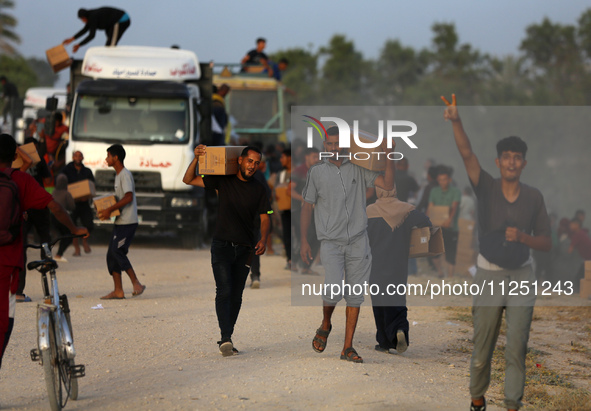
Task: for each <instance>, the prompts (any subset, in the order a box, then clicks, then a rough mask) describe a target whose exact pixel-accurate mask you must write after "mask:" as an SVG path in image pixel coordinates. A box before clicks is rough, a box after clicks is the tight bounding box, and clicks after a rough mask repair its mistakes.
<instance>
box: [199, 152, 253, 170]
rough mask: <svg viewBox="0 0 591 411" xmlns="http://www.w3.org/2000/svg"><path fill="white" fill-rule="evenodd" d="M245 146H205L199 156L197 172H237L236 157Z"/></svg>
mask: <svg viewBox="0 0 591 411" xmlns="http://www.w3.org/2000/svg"><path fill="white" fill-rule="evenodd" d="M245 147H246V146H219V147H207V149H206V150H205V155H204V156H200V157H199V171H198V172H199V174H208V175H231V174H236V173H237V172H238V157H240V154H242V150H244V149H245Z"/></svg>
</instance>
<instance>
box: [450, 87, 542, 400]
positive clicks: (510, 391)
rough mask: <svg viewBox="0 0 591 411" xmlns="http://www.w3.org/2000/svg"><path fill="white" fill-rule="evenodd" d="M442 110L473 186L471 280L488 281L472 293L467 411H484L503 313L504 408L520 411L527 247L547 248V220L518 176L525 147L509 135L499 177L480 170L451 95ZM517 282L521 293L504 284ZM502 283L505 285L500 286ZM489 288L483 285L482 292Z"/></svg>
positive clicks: (532, 297) (502, 146)
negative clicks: (475, 242) (475, 248)
mask: <svg viewBox="0 0 591 411" xmlns="http://www.w3.org/2000/svg"><path fill="white" fill-rule="evenodd" d="M452 97H453V100H452V102H451V103H450V102H449V101H447V100H446V99H445V98H444V97H442V99H443V101H444V102H445V104H446V105H447V108H446V109H445V112H444V113H443V117H444V119H445V120H446V121H447V120H449V121H451V123H452V128H453V133H454V139H455V142H456V146H457V148H458V151H459V152H460V156H461V157H462V160H463V161H464V167H465V168H466V172H467V173H468V178H469V179H470V184H472V187H474V192H475V193H476V198H477V200H478V230H479V239H480V241H479V251H480V253H479V255H478V260H477V262H476V265H477V270H476V275H475V276H474V284H487V285H490V287H494V288H493V289H491V291H490V293H489V292H488V291H484V292H482V293H480V294H475V295H474V296H473V307H472V322H473V325H474V336H473V338H472V340H473V341H474V349H473V350H472V359H471V362H470V396H471V397H472V403H471V404H470V410H471V411H486V400H485V399H484V394H485V393H486V391H487V389H488V386H489V384H490V370H491V359H492V357H493V352H494V349H495V346H496V343H497V338H498V336H499V330H500V328H501V320H502V317H503V311H504V312H505V323H506V326H507V327H506V332H505V334H506V342H505V363H506V366H505V406H506V407H507V409H508V410H518V409H519V408H520V407H521V406H522V403H521V399H522V398H523V391H524V387H525V357H526V354H527V342H528V339H529V330H530V326H531V321H532V316H533V312H534V305H535V301H536V288H534V287H533V283H534V282H535V281H536V277H535V275H534V272H533V270H532V265H531V257H530V249H533V250H539V251H545V252H548V251H550V249H551V248H552V241H551V239H550V221H549V219H548V215H547V213H546V205H545V203H544V197H543V196H542V193H541V192H540V191H539V190H538V189H536V188H534V187H531V186H529V185H527V184H524V183H522V182H521V181H520V178H521V173H522V171H523V169H524V168H525V166H526V164H527V161H526V160H525V155H526V153H527V144H526V143H525V142H524V141H523V140H521V139H520V138H519V137H515V136H511V137H505V138H503V139H501V140H500V141H499V142H498V143H497V158H496V160H495V164H496V166H497V168H498V169H499V172H500V175H501V176H500V178H496V179H495V178H493V177H492V176H491V175H490V174H489V173H487V172H486V171H485V170H483V169H482V167H481V166H480V162H479V160H478V158H477V157H476V154H474V152H473V151H472V145H471V144H470V140H469V139H468V135H467V134H466V131H465V130H464V126H463V125H462V120H461V119H460V115H459V113H458V108H457V106H456V96H455V94H452ZM505 282H506V283H507V284H519V285H520V289H519V292H518V293H514V292H509V291H507V290H506V289H505V287H504V284H505ZM501 283H502V284H503V286H501ZM486 290H488V288H487V289H486Z"/></svg>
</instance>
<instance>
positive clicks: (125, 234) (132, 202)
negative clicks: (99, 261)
mask: <svg viewBox="0 0 591 411" xmlns="http://www.w3.org/2000/svg"><path fill="white" fill-rule="evenodd" d="M123 160H125V149H124V148H123V146H122V145H121V144H114V145H112V146H111V147H109V148H108V149H107V159H106V161H107V165H108V166H109V167H113V168H114V169H115V172H116V173H117V176H116V177H115V198H116V199H117V202H116V203H115V204H113V205H112V206H111V207H108V208H106V209H104V210H101V211H99V218H100V219H101V220H107V219H108V218H110V217H111V213H112V212H113V211H115V210H119V211H120V212H121V214H120V215H119V216H117V218H116V219H115V224H114V225H113V236H112V238H111V241H110V243H109V250H108V251H107V269H108V270H109V274H111V276H112V277H113V283H114V284H115V290H113V291H112V292H110V293H109V294H107V295H105V296H103V297H101V300H121V299H124V298H125V293H124V292H123V284H122V281H121V273H122V272H123V271H125V272H126V273H127V275H128V276H129V279H130V280H131V283H132V284H133V293H132V294H131V295H132V296H134V297H136V296H138V295H140V294H142V293H143V292H144V290H145V289H146V286H145V285H142V284H141V283H140V281H139V280H138V279H137V276H136V275H135V271H134V270H133V267H132V266H131V262H130V261H129V259H128V258H127V251H128V250H129V246H130V245H131V242H132V240H133V237H134V235H135V230H136V229H137V225H138V218H137V202H136V199H135V183H134V181H133V175H132V174H131V171H129V170H128V169H126V168H125V166H124V165H123Z"/></svg>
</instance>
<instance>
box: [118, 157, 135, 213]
mask: <svg viewBox="0 0 591 411" xmlns="http://www.w3.org/2000/svg"><path fill="white" fill-rule="evenodd" d="M125 193H132V194H133V201H132V202H131V203H129V204H127V205H125V206H124V207H123V208H121V209H120V210H119V211H121V215H120V216H118V217H117V218H116V219H115V224H117V225H125V224H136V223H137V222H138V219H137V201H136V199H135V183H134V181H133V175H132V174H131V171H129V170H128V169H126V168H123V170H121V172H120V173H119V174H117V176H116V177H115V197H116V198H117V201H119V200H121V199H122V198H123V197H124V196H125Z"/></svg>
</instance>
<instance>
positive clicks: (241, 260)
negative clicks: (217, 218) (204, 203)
mask: <svg viewBox="0 0 591 411" xmlns="http://www.w3.org/2000/svg"><path fill="white" fill-rule="evenodd" d="M253 252H254V251H253V249H252V247H249V246H246V245H239V244H234V243H232V242H230V241H222V240H216V239H214V240H213V241H212V242H211V267H212V269H213V276H214V278H215V287H216V289H215V311H216V314H217V316H218V323H219V326H220V331H221V334H222V341H224V342H225V341H229V340H230V339H231V338H232V333H233V332H234V325H235V324H236V320H237V319H238V313H240V307H241V305H242V292H243V291H244V284H246V279H247V278H248V273H249V271H250V267H249V266H247V264H249V263H250V259H251V258H252V254H253Z"/></svg>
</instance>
